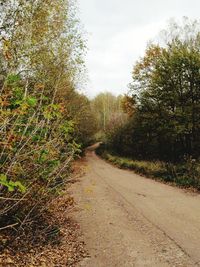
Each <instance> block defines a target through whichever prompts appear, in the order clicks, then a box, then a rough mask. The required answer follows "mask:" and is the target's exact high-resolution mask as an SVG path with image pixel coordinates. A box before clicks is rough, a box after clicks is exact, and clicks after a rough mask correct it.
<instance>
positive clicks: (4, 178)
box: [0, 174, 26, 193]
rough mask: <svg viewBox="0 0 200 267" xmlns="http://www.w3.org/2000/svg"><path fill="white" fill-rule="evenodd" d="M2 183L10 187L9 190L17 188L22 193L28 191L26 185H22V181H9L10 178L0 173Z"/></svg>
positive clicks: (0, 182) (12, 190)
mask: <svg viewBox="0 0 200 267" xmlns="http://www.w3.org/2000/svg"><path fill="white" fill-rule="evenodd" d="M0 184H1V185H3V186H5V187H6V188H7V189H8V192H14V191H15V189H18V190H19V191H20V192H21V193H25V192H26V187H25V186H24V185H22V183H21V182H19V181H16V182H12V181H8V178H7V176H6V175H5V174H0Z"/></svg>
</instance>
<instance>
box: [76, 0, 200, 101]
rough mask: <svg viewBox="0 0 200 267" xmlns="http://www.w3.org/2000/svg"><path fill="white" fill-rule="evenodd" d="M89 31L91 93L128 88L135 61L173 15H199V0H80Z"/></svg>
mask: <svg viewBox="0 0 200 267" xmlns="http://www.w3.org/2000/svg"><path fill="white" fill-rule="evenodd" d="M78 1H79V9H80V18H81V21H82V23H83V24H84V27H85V30H86V31H87V33H88V36H87V37H88V48H89V51H88V54H87V57H86V64H87V68H88V72H89V82H88V84H87V86H86V88H85V91H86V93H87V95H88V96H92V97H93V96H95V95H96V94H98V93H99V92H102V91H110V92H112V93H114V94H116V95H117V94H120V93H124V92H127V90H128V89H127V85H128V83H129V82H130V81H131V71H132V68H133V65H134V62H135V61H136V60H137V59H138V58H139V57H140V56H142V55H143V54H144V50H145V48H146V45H147V42H148V41H149V40H150V39H154V38H155V37H156V35H157V34H158V33H159V32H160V31H161V30H162V29H163V28H165V27H166V25H167V22H168V21H169V19H170V18H176V19H177V20H181V18H182V17H183V16H188V17H189V18H191V19H199V18H200V0H78Z"/></svg>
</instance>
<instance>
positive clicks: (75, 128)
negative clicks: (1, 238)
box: [0, 0, 96, 248]
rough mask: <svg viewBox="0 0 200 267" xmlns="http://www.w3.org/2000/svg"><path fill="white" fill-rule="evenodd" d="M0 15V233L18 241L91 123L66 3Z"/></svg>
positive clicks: (0, 9)
mask: <svg viewBox="0 0 200 267" xmlns="http://www.w3.org/2000/svg"><path fill="white" fill-rule="evenodd" d="M0 14H1V16H0V49H1V55H0V133H1V134H0V230H1V232H2V231H4V229H5V230H10V231H11V232H12V233H14V234H15V235H16V233H17V235H21V231H25V229H29V228H30V229H31V227H32V225H33V224H34V223H35V222H37V223H38V222H39V218H40V217H41V216H43V214H44V213H45V211H46V210H48V203H50V200H51V199H52V196H54V195H55V194H56V193H57V192H59V188H60V187H61V186H62V185H63V182H64V179H65V178H66V177H68V175H69V172H70V163H71V162H72V160H73V159H74V158H76V157H77V155H79V154H80V153H81V150H82V148H83V147H84V146H86V145H87V143H88V142H89V141H90V138H91V136H92V135H93V134H94V132H95V130H96V124H95V118H94V115H93V112H92V109H91V106H90V101H89V100H88V99H87V97H86V96H84V95H82V94H81V93H79V92H78V90H77V88H80V87H81V82H82V80H81V79H82V78H81V77H82V76H83V74H84V71H85V69H84V53H85V41H84V38H83V35H82V32H81V30H80V28H81V27H80V24H79V21H78V19H77V16H76V5H75V3H74V1H73V0H63V1H60V0H54V1H50V0H37V1H35V0H34V1H26V0H16V1H12V0H6V1H0ZM30 232H31V231H28V232H26V233H27V234H28V233H29V234H30ZM4 243H5V242H4ZM3 245H5V244H2V243H1V242H0V248H2V246H3Z"/></svg>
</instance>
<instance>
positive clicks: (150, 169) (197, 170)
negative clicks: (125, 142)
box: [97, 148, 200, 190]
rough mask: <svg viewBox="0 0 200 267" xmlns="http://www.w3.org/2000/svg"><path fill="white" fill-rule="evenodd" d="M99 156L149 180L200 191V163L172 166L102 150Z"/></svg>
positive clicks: (193, 162)
mask: <svg viewBox="0 0 200 267" xmlns="http://www.w3.org/2000/svg"><path fill="white" fill-rule="evenodd" d="M97 154H98V155H100V156H101V157H102V158H104V159H105V160H107V161H109V162H110V163H112V164H114V165H115V166H117V167H119V168H122V169H129V170H133V171H134V172H136V173H138V174H141V175H144V176H146V177H148V178H153V179H155V180H160V181H164V182H166V183H171V184H175V185H177V186H180V187H183V188H195V189H197V190H200V162H199V161H197V160H194V159H192V158H186V159H185V161H184V162H181V163H178V164H172V163H169V162H163V161H141V160H134V159H130V158H126V157H120V156H118V155H115V154H114V153H111V152H108V151H106V150H104V149H102V148H99V149H97Z"/></svg>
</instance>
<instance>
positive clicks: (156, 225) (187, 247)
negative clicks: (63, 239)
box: [72, 151, 200, 267]
mask: <svg viewBox="0 0 200 267" xmlns="http://www.w3.org/2000/svg"><path fill="white" fill-rule="evenodd" d="M83 165H84V172H85V174H84V175H83V176H82V177H81V178H80V181H79V182H78V183H76V184H74V185H73V186H72V192H73V194H74V197H75V201H76V203H77V208H76V212H75V217H76V219H77V220H78V221H79V222H80V226H81V228H82V231H83V238H84V240H85V242H86V247H87V249H88V252H89V254H90V257H88V258H86V259H84V260H83V262H82V263H79V265H78V266H80V267H81V266H82V267H83V266H84V267H114V266H115V267H132V266H136V267H144V266H149V267H154V266H157V267H162V266H169V267H173V266H184V267H190V266H192V267H194V266H200V196H199V195H197V194H194V193H193V194H192V193H189V192H185V191H184V190H181V189H178V188H175V187H171V186H168V185H165V184H162V183H159V182H156V181H153V180H150V179H147V178H144V177H141V176H139V175H136V174H134V173H133V172H131V171H126V170H120V169H118V168H116V167H114V166H112V165H110V164H108V163H107V162H105V161H103V160H102V159H100V158H99V157H98V156H96V155H95V153H94V151H88V153H87V156H86V159H85V160H84V163H83Z"/></svg>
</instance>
